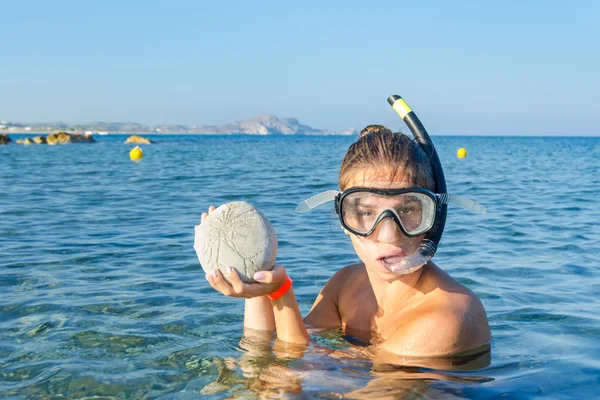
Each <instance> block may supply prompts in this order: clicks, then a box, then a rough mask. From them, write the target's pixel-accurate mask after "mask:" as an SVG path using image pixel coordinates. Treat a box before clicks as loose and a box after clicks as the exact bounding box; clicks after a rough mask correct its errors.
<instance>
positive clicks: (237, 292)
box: [206, 265, 287, 298]
mask: <svg viewBox="0 0 600 400" xmlns="http://www.w3.org/2000/svg"><path fill="white" fill-rule="evenodd" d="M227 269H228V273H227V274H226V278H227V280H229V282H231V283H228V282H227V281H226V280H225V279H224V278H223V275H222V274H221V271H219V270H217V269H213V270H212V273H211V274H206V280H207V281H208V283H209V284H210V286H212V288H213V289H215V290H216V291H218V292H221V293H223V294H224V295H225V296H229V297H245V298H252V297H259V296H264V295H267V294H271V293H273V292H274V291H276V290H277V289H279V287H280V286H281V285H283V283H284V282H285V278H286V277H287V272H286V271H285V268H284V267H283V266H282V265H275V266H274V267H273V269H272V270H271V271H260V272H257V273H255V274H254V276H253V278H254V280H255V281H257V283H244V281H242V280H241V279H240V276H239V275H238V272H237V271H236V270H235V269H234V268H232V267H228V268H227Z"/></svg>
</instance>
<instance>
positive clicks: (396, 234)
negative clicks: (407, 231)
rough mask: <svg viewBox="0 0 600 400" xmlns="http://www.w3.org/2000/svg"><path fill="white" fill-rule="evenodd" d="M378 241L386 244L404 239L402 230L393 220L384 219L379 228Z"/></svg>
mask: <svg viewBox="0 0 600 400" xmlns="http://www.w3.org/2000/svg"><path fill="white" fill-rule="evenodd" d="M376 233H377V240H379V241H380V242H384V243H392V242H395V241H397V240H399V239H400V238H401V237H402V230H401V229H400V227H399V226H398V225H396V222H395V221H394V220H392V219H391V218H384V219H383V221H381V222H380V223H379V226H378V227H377V232H376Z"/></svg>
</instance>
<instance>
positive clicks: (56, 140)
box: [46, 132, 96, 146]
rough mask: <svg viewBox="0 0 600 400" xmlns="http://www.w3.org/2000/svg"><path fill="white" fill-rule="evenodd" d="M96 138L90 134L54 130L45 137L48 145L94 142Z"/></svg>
mask: <svg viewBox="0 0 600 400" xmlns="http://www.w3.org/2000/svg"><path fill="white" fill-rule="evenodd" d="M95 142H96V140H94V138H93V137H92V135H89V134H86V135H79V134H72V133H67V132H56V133H51V134H49V135H48V136H47V137H46V143H47V144H49V145H50V146H54V145H57V144H69V143H95Z"/></svg>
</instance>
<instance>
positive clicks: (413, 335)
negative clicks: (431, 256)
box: [382, 265, 490, 357]
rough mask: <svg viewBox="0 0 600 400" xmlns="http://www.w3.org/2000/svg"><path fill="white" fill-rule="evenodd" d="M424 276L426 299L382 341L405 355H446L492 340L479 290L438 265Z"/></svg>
mask: <svg viewBox="0 0 600 400" xmlns="http://www.w3.org/2000/svg"><path fill="white" fill-rule="evenodd" d="M426 273H427V276H425V277H424V282H423V287H424V288H423V291H424V293H425V296H424V301H423V302H422V303H421V304H420V305H419V306H418V307H417V309H416V310H415V311H417V312H415V313H412V315H414V317H413V318H409V321H405V323H403V324H402V325H401V326H400V327H399V329H397V330H396V331H395V332H394V333H393V334H392V335H391V336H390V337H389V339H388V340H387V341H386V342H384V343H383V344H382V347H384V348H385V349H386V350H388V351H391V352H394V353H396V354H402V355H412V356H423V357H428V356H444V355H452V354H459V353H466V352H469V351H470V350H473V349H477V348H481V347H482V346H484V345H486V344H487V343H488V342H489V341H490V329H489V324H488V320H487V315H486V312H485V309H484V307H483V305H482V303H481V301H480V300H479V298H478V297H477V295H475V293H473V292H472V291H471V290H469V289H468V288H466V287H465V286H464V285H462V284H460V283H459V282H457V281H456V280H454V279H453V278H451V277H450V276H449V275H448V274H446V273H445V272H443V271H442V270H440V269H439V268H438V267H436V266H435V265H431V267H430V268H429V270H428V271H427V272H426Z"/></svg>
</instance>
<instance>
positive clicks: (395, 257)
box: [379, 252, 406, 271]
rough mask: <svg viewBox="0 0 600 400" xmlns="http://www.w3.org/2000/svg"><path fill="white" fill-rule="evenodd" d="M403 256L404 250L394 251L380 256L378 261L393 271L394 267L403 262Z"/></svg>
mask: <svg viewBox="0 0 600 400" xmlns="http://www.w3.org/2000/svg"><path fill="white" fill-rule="evenodd" d="M405 257H406V255H405V254H404V252H402V253H394V254H390V255H387V256H382V257H380V258H379V261H380V262H381V264H383V266H384V267H385V268H387V269H389V270H390V271H393V270H394V269H395V268H397V267H398V266H400V265H401V264H402V263H403V262H404V259H405Z"/></svg>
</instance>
